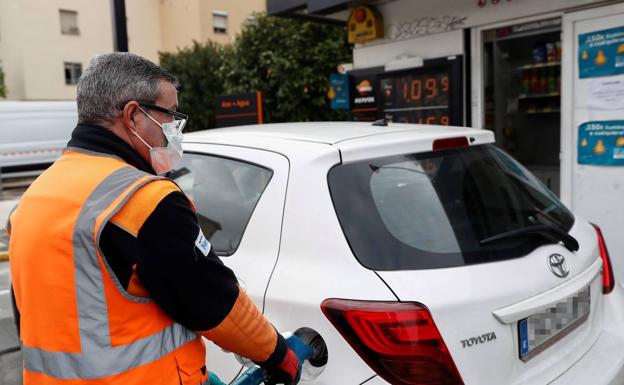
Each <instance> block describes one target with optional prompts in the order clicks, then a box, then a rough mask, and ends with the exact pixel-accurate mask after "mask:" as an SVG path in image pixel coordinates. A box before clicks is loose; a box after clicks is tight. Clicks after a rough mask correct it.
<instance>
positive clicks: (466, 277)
mask: <svg viewBox="0 0 624 385" xmlns="http://www.w3.org/2000/svg"><path fill="white" fill-rule="evenodd" d="M456 136H466V137H467V138H468V139H469V142H471V143H472V145H475V144H482V143H491V142H492V141H493V134H492V133H491V132H489V131H484V130H476V129H469V128H459V127H455V128H449V127H431V126H419V125H398V124H393V123H390V124H389V125H388V126H387V127H377V126H372V125H371V124H370V123H346V122H336V123H316V122H310V123H292V124H279V125H262V126H246V127H237V128H226V129H217V130H210V131H205V132H199V133H192V134H190V135H187V137H186V138H185V141H186V144H185V149H186V150H189V149H192V150H194V151H201V152H205V151H208V149H210V151H212V152H219V153H220V154H222V156H230V157H233V158H237V159H242V160H246V161H251V162H254V163H258V164H261V165H262V164H263V163H262V162H263V161H262V160H258V159H257V155H254V157H253V159H252V158H249V157H250V156H251V154H255V153H256V152H270V153H272V154H273V155H274V156H275V157H276V159H275V162H276V163H275V164H282V163H283V161H282V160H277V158H279V157H282V158H283V159H286V161H285V162H286V163H287V166H286V163H284V166H274V167H277V168H279V169H283V168H284V167H287V169H288V170H287V174H288V176H287V177H285V178H281V177H279V178H274V179H272V180H271V182H270V183H269V187H267V190H266V191H265V194H267V193H268V192H269V191H276V194H277V195H279V194H284V197H285V198H282V199H285V200H283V207H282V208H278V207H277V206H278V204H277V203H275V202H278V201H279V199H278V198H275V202H274V203H273V204H272V205H270V207H271V208H272V209H269V206H266V207H264V206H263V200H264V199H265V198H267V199H271V198H270V197H269V196H268V195H267V196H263V197H262V198H261V200H260V202H259V204H258V207H257V208H256V211H255V212H254V213H253V215H252V218H251V220H250V225H249V226H248V228H247V230H246V232H245V234H244V236H243V239H242V241H241V245H240V247H239V251H237V253H235V254H234V255H233V256H231V257H225V258H223V260H224V262H225V263H226V264H227V265H228V266H230V267H232V268H233V269H234V271H235V272H236V274H237V276H239V277H241V280H242V281H244V282H245V284H246V285H247V286H248V289H247V290H248V292H249V293H250V295H251V296H252V298H253V299H254V301H255V302H256V304H257V305H258V306H262V301H264V305H265V307H264V313H265V315H266V316H267V318H268V319H269V320H271V322H273V323H274V325H275V326H276V328H277V329H278V330H280V331H295V330H296V329H298V328H301V327H310V328H312V329H314V330H316V331H317V332H319V333H320V334H321V336H322V337H323V338H324V340H325V342H326V343H327V346H328V355H329V361H328V364H327V366H326V367H325V368H324V369H323V371H322V373H321V374H320V375H319V376H318V377H316V378H315V379H314V380H313V381H311V382H309V383H311V384H318V385H329V384H336V383H341V384H354V385H355V384H363V383H366V384H371V385H376V384H386V382H385V381H384V380H383V379H382V378H380V377H379V376H376V375H375V373H374V372H373V370H372V369H370V367H368V365H367V364H366V363H365V362H364V361H363V360H362V359H361V358H360V357H359V356H358V355H357V354H356V353H355V351H354V350H353V349H352V348H351V347H350V345H349V344H348V343H347V342H346V341H345V340H344V338H343V337H342V336H341V335H340V333H339V332H338V331H337V330H336V329H335V328H334V326H333V325H332V324H331V323H330V322H329V321H328V320H327V319H326V318H325V316H324V315H323V314H322V312H321V310H320V305H321V303H322V301H323V300H325V299H328V298H347V299H360V300H371V301H373V300H381V301H397V300H401V301H417V302H420V303H423V304H424V305H425V306H427V307H428V308H429V310H430V311H431V314H432V317H433V319H434V321H435V322H436V325H437V327H438V329H439V330H440V333H441V335H442V337H443V339H444V341H445V343H446V345H447V347H448V349H449V351H450V353H451V355H452V357H453V359H454V361H455V363H456V365H457V367H458V369H459V371H460V373H461V376H462V378H463V380H464V383H465V384H467V385H471V384H479V385H487V384H502V383H505V384H514V385H515V384H546V383H549V382H552V383H554V384H574V385H576V384H578V385H580V384H585V383H587V380H588V379H591V380H592V382H591V383H594V384H611V383H622V382H623V380H624V373H622V372H623V370H622V366H623V365H624V350H623V349H621V347H620V346H621V343H622V342H624V331H623V330H622V328H621V325H622V324H624V306H623V305H622V304H623V303H624V301H623V299H624V294H623V292H624V289H623V288H622V287H621V286H620V285H619V284H616V288H615V290H614V291H613V292H612V293H610V294H608V295H603V294H602V278H601V277H602V275H601V273H600V271H601V269H602V266H600V263H601V262H599V261H600V256H599V251H598V247H597V237H596V232H595V230H594V229H593V227H592V226H591V225H590V224H589V223H587V222H586V221H584V220H583V219H582V218H578V217H576V219H575V222H574V225H573V226H572V228H571V229H570V231H569V233H570V234H571V235H572V236H574V237H575V238H576V239H577V240H578V241H579V244H580V249H579V250H578V251H576V252H570V251H569V250H567V249H566V248H564V247H563V245H561V244H547V245H544V246H541V247H539V248H538V249H536V250H534V251H533V252H531V253H529V254H528V255H525V256H522V257H520V258H515V259H508V260H504V261H500V262H494V263H482V264H475V265H469V266H460V267H451V268H444V269H429V270H411V271H379V272H376V271H372V270H369V269H367V268H365V267H363V266H362V265H361V264H360V263H359V262H358V260H357V259H356V258H355V256H354V255H353V252H352V251H351V249H350V247H349V243H348V241H347V240H346V238H345V236H344V233H343V231H342V228H341V226H340V223H339V221H338V219H337V216H336V212H335V209H334V207H333V202H332V199H331V195H330V193H329V187H328V181H327V178H328V172H329V170H330V169H331V168H332V167H334V166H336V165H339V164H344V163H348V162H351V161H356V160H360V159H367V158H371V157H378V156H387V155H389V154H405V153H413V152H418V151H431V146H432V143H433V141H434V140H435V139H440V138H448V137H456ZM471 138H472V139H473V140H470V139H471ZM225 154H228V155H225ZM248 158H249V159H248ZM268 158H272V157H271V156H269V157H268ZM268 158H267V159H268ZM254 159H255V160H254ZM269 162H272V161H269ZM265 163H266V162H265ZM277 168H276V169H277ZM276 174H277V173H276ZM274 184H279V186H275V185H274ZM269 188H274V189H275V190H269ZM263 207H264V208H266V209H267V210H269V211H272V214H267V211H263ZM259 210H260V211H259ZM275 212H280V215H281V213H283V222H282V223H281V224H280V229H279V231H278V232H279V237H280V239H279V241H277V243H276V241H275V238H274V237H275V235H274V234H273V235H271V241H270V242H268V243H266V244H263V242H262V241H263V240H264V239H265V238H264V237H265V236H266V235H265V233H266V231H267V229H268V228H271V231H274V230H273V229H274V228H275V225H276V222H275V218H274V217H271V218H273V219H264V216H265V215H275ZM265 221H266V222H265ZM247 249H248V250H249V251H248V252H247V251H245V250H247ZM252 249H253V251H252ZM259 250H264V253H263V255H259V254H258V253H257V252H258V251H259ZM239 253H240V254H239ZM273 253H276V254H273ZM555 253H556V254H561V255H563V256H564V257H565V258H566V259H567V261H568V266H569V267H570V274H569V276H567V277H565V278H563V279H562V278H558V277H556V276H555V275H554V274H553V273H552V272H551V271H550V269H549V267H548V256H550V255H551V254H555ZM274 255H276V256H277V257H276V258H277V259H276V260H275V257H274ZM253 258H257V260H255V261H254V262H250V259H253ZM275 261H276V262H275ZM264 263H266V266H261V265H262V264H264ZM267 269H269V270H271V271H272V273H269V275H268V276H267V271H268V270H267ZM263 283H264V284H265V285H267V284H268V288H267V291H266V296H265V297H264V298H263V297H262V296H263V295H264V294H265V293H258V292H257V290H258V288H259V287H262V284H263ZM586 285H589V286H590V288H591V310H590V314H589V317H588V319H587V320H586V321H585V322H583V323H582V324H581V325H580V326H579V327H578V328H576V329H574V330H573V331H572V332H571V333H570V334H568V335H567V336H565V337H563V338H562V339H561V340H560V341H558V342H556V343H555V344H554V345H553V346H551V347H549V348H548V349H546V350H544V351H543V352H541V353H540V354H538V355H536V356H535V357H534V358H532V359H530V360H528V361H527V362H524V361H522V360H520V358H519V347H518V332H517V320H518V319H519V317H523V316H525V315H526V314H528V313H530V312H532V311H535V310H537V309H543V308H546V307H549V306H551V305H552V304H553V303H555V302H557V301H558V299H561V298H563V297H566V296H567V295H568V294H569V293H571V292H574V291H575V290H576V289H580V288H581V287H583V286H586ZM251 286H253V288H252V287H251ZM490 332H494V333H495V335H496V339H494V340H491V341H488V342H486V343H479V344H475V345H473V346H469V347H464V346H462V343H461V341H462V340H465V339H467V338H470V337H475V336H481V335H483V334H486V333H490ZM213 351H214V349H213V348H211V349H210V353H209V354H210V355H211V357H210V359H209V362H208V365H209V366H208V367H209V368H215V369H216V370H217V373H219V374H220V375H221V373H220V372H219V370H220V369H221V368H222V367H228V368H231V369H232V370H234V369H237V368H240V366H239V365H238V363H237V362H236V361H235V360H234V359H233V357H232V355H231V354H229V355H228V354H214V353H213ZM590 374H591V375H590ZM224 379H225V380H230V379H231V378H228V377H225V378H224ZM553 381H554V382H553ZM583 381H585V382H583Z"/></svg>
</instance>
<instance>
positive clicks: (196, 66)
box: [160, 14, 351, 131]
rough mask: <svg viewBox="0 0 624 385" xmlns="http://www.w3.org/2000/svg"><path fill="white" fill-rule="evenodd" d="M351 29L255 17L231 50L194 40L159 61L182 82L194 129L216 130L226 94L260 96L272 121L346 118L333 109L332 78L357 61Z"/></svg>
mask: <svg viewBox="0 0 624 385" xmlns="http://www.w3.org/2000/svg"><path fill="white" fill-rule="evenodd" d="M346 36H347V34H346V31H345V27H341V26H335V25H327V24H318V23H313V22H309V21H301V20H291V19H282V18H276V17H271V16H266V15H264V14H255V15H254V20H253V21H250V22H248V23H247V24H245V26H244V27H243V30H242V32H241V34H240V35H238V36H237V37H236V40H235V41H234V43H232V44H231V45H227V46H220V45H218V44H216V43H214V42H207V43H205V44H200V43H198V42H194V43H193V46H192V47H191V48H187V49H182V50H178V52H176V53H160V63H161V65H162V66H163V67H165V68H167V69H168V70H169V71H171V72H172V73H173V74H174V75H176V76H177V77H178V79H179V80H180V83H181V84H182V90H181V92H180V100H179V101H180V105H181V109H182V110H183V111H185V112H187V113H188V114H189V115H190V117H191V119H190V120H189V127H188V131H196V130H202V129H207V128H213V127H215V118H214V117H215V115H214V108H215V104H216V103H215V100H216V96H219V95H230V94H237V93H248V92H254V91H261V92H262V98H263V112H264V121H265V122H293V121H294V122H296V121H313V120H345V118H346V112H344V111H334V110H332V109H331V108H330V106H329V100H328V99H327V96H326V95H327V91H328V90H329V75H330V74H331V73H332V72H335V71H336V66H337V65H338V64H340V63H344V62H350V61H351V49H350V47H349V45H348V43H347V39H346Z"/></svg>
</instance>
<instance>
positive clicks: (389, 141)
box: [185, 122, 494, 158]
mask: <svg viewBox="0 0 624 385" xmlns="http://www.w3.org/2000/svg"><path fill="white" fill-rule="evenodd" d="M455 136H470V137H471V141H472V144H480V143H487V142H493V141H494V136H493V134H492V132H491V131H487V130H481V129H474V128H467V127H453V126H434V125H422V124H399V123H388V124H387V126H380V125H373V124H372V123H371V122H301V123H272V124H263V125H249V126H239V127H228V128H218V129H212V130H205V131H198V132H193V133H189V134H186V135H185V141H186V142H192V143H215V144H228V145H235V146H236V145H238V146H243V147H254V148H262V149H267V150H271V151H277V152H280V153H283V154H284V155H291V154H292V155H294V153H295V152H296V151H297V147H298V146H297V145H296V144H297V142H300V143H301V142H305V143H308V144H317V145H318V146H319V147H323V148H324V150H327V147H328V146H331V147H334V148H336V149H338V150H340V151H341V153H343V154H344V153H345V152H346V153H350V154H354V155H355V154H357V155H355V156H354V157H355V158H360V157H364V156H366V154H367V153H371V152H372V153H375V155H376V156H377V155H378V156H382V155H383V153H385V152H387V151H392V149H390V148H389V147H393V148H396V147H397V145H400V144H403V145H408V146H410V145H412V146H413V145H414V144H415V143H425V144H427V145H428V149H429V150H431V142H432V141H433V140H435V139H439V138H445V137H455ZM306 147H308V148H309V147H310V146H306ZM411 148H414V147H411ZM380 149H385V150H383V151H381V153H379V151H377V152H376V151H373V150H380ZM319 150H321V148H319ZM419 151H421V150H419Z"/></svg>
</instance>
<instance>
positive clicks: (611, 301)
mask: <svg viewBox="0 0 624 385" xmlns="http://www.w3.org/2000/svg"><path fill="white" fill-rule="evenodd" d="M623 325H624V288H623V287H622V286H620V285H619V284H617V285H616V286H615V288H614V289H613V291H612V292H611V293H610V294H608V295H606V296H605V297H604V320H603V331H602V333H601V335H600V337H599V338H598V340H597V341H596V342H595V343H594V345H593V346H592V347H591V349H590V350H589V351H588V352H587V353H586V354H585V355H583V357H581V359H580V360H578V361H577V362H576V363H575V364H574V365H573V366H571V367H570V369H568V370H567V371H566V372H565V373H563V374H562V375H561V376H559V377H557V378H556V379H555V380H554V381H552V382H551V383H550V385H577V384H578V385H585V384H592V385H603V384H604V385H611V384H613V385H615V384H624V349H623V347H624V327H623Z"/></svg>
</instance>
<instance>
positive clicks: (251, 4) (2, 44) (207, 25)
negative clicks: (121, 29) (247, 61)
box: [0, 0, 265, 100]
mask: <svg viewBox="0 0 624 385" xmlns="http://www.w3.org/2000/svg"><path fill="white" fill-rule="evenodd" d="M125 7H126V16H127V17H126V20H127V30H128V50H129V51H130V52H133V53H136V54H139V55H141V56H144V57H146V58H148V59H150V60H152V61H154V62H158V52H174V51H176V50H177V49H180V48H184V47H187V46H190V45H191V44H192V42H193V41H197V42H205V41H207V40H212V41H215V42H217V43H220V44H228V43H230V42H232V41H233V39H234V38H235V36H236V34H238V33H239V32H240V29H241V27H242V25H243V23H245V22H246V21H247V20H248V18H250V17H253V13H254V12H263V11H264V10H265V1H264V0H249V1H248V0H132V1H126V4H125ZM113 50H114V42H113V17H112V0H90V1H88V2H86V1H81V0H20V1H14V0H0V68H2V70H3V72H4V74H5V84H6V86H7V90H8V95H7V100H72V99H75V96H76V82H77V80H78V77H79V76H80V74H81V73H82V70H83V69H84V68H85V67H86V66H87V65H88V64H89V61H90V59H91V57H92V56H93V55H96V54H100V53H106V52H111V51H113Z"/></svg>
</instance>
